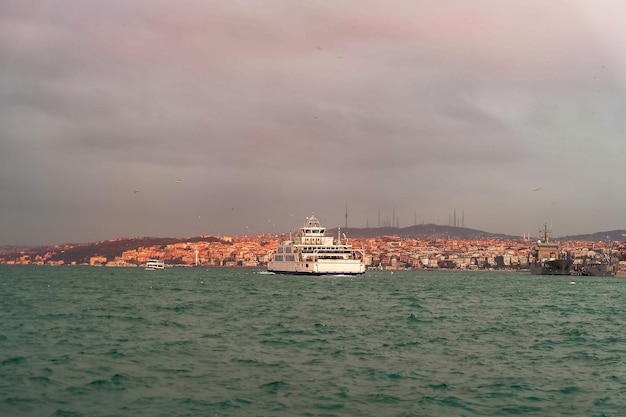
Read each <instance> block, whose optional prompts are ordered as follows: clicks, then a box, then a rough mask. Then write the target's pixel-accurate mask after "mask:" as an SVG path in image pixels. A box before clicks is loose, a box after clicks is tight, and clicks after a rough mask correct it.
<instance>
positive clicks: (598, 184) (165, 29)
mask: <svg viewBox="0 0 626 417" xmlns="http://www.w3.org/2000/svg"><path fill="white" fill-rule="evenodd" d="M624 16H626V3H624V2H623V1H620V0H615V1H610V0H604V1H602V2H593V1H584V0H580V1H574V0H570V1H568V0H563V1H558V2H546V1H545V0H537V1H534V0H519V1H513V0H509V1H478V0H474V1H439V0H432V1H416V0H391V1H386V2H380V1H364V0H358V1H357V0H334V1H307V2H294V1H287V0H285V1H279V0H266V1H254V0H246V1H234V0H225V1H216V0H213V1H211V0H203V1H201V0H180V1H165V0H107V1H96V0H91V1H90V0H66V1H63V2H56V1H45V0H39V1H37V0H4V1H3V2H1V3H0V244H52V243H64V242H91V241H97V240H101V239H110V238H116V237H136V236H171V237H178V236H197V235H201V234H211V235H236V234H252V233H264V232H272V233H280V232H286V231H289V230H290V229H294V228H296V227H299V226H300V225H301V224H302V222H303V221H304V218H305V217H306V216H308V215H310V214H311V213H315V214H316V215H317V216H318V217H320V218H321V219H322V220H323V221H324V223H325V224H326V225H327V226H328V227H335V226H337V225H342V226H343V224H344V223H345V210H346V205H347V206H348V212H349V218H348V222H349V226H350V227H365V226H370V227H376V226H378V225H379V213H380V218H382V219H383V220H385V219H389V218H391V217H392V215H393V214H394V213H395V216H396V218H398V219H399V223H400V226H401V227H405V226H410V225H412V224H414V223H416V222H417V223H422V222H425V223H438V224H447V223H448V219H449V216H450V215H451V214H452V213H453V211H454V210H455V209H456V211H457V217H459V218H460V217H461V216H462V215H463V217H464V220H465V226H467V227H472V228H475V229H481V230H486V231H491V232H502V233H510V234H517V235H521V234H523V233H528V232H532V233H535V232H537V231H538V229H539V227H540V226H541V225H542V224H543V223H544V222H548V223H549V224H551V225H552V228H553V231H554V234H555V235H556V236H562V235H567V234H577V233H589V232H596V231H603V230H612V229H620V228H626V217H625V214H624V213H626V192H625V191H624V189H625V186H626V117H625V116H626V94H625V81H626V79H625V77H626V54H624V50H625V48H626V26H625V25H624V24H623V17H624Z"/></svg>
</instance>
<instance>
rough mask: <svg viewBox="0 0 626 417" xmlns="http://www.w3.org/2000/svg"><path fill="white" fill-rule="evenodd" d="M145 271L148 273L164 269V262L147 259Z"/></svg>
mask: <svg viewBox="0 0 626 417" xmlns="http://www.w3.org/2000/svg"><path fill="white" fill-rule="evenodd" d="M146 269H147V270H148V271H156V270H159V269H165V262H163V261H161V260H160V259H148V262H146Z"/></svg>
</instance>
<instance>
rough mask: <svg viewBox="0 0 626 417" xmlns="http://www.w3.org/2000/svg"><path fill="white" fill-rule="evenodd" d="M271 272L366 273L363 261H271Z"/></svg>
mask: <svg viewBox="0 0 626 417" xmlns="http://www.w3.org/2000/svg"><path fill="white" fill-rule="evenodd" d="M267 270H268V271H269V272H274V273H276V274H291V275H361V274H364V273H365V264H363V263H362V262H358V261H355V262H328V263H327V262H270V263H269V265H268V266H267Z"/></svg>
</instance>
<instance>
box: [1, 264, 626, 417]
mask: <svg viewBox="0 0 626 417" xmlns="http://www.w3.org/2000/svg"><path fill="white" fill-rule="evenodd" d="M624 323H626V280H624V279H623V278H597V277H574V276H533V275H530V274H529V273H527V272H526V273H521V272H496V271H489V272H461V271H450V272H444V271H431V272H428V271H368V272H367V273H366V274H365V275H362V276H355V277H348V276H328V277H310V276H288V275H273V274H268V273H267V272H265V271H264V270H262V269H247V268H166V269H165V270H163V271H146V270H144V269H143V268H121V267H88V266H13V265H6V266H0V416H7V417H9V416H11V417H19V416H90V417H93V416H133V417H139V416H150V417H154V416H168V417H170V416H376V417H380V416H520V415H522V416H624V415H626V333H625V331H624Z"/></svg>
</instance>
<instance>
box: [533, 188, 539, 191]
mask: <svg viewBox="0 0 626 417" xmlns="http://www.w3.org/2000/svg"><path fill="white" fill-rule="evenodd" d="M539 190H541V188H534V189H533V191H539Z"/></svg>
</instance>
